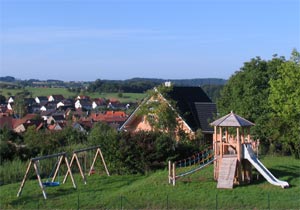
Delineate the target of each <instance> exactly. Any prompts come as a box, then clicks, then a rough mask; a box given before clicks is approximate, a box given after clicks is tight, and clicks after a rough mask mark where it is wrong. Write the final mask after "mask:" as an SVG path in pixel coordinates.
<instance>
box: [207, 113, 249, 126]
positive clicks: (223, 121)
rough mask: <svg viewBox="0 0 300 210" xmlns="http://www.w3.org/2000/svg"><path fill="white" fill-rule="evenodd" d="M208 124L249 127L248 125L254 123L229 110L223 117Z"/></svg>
mask: <svg viewBox="0 0 300 210" xmlns="http://www.w3.org/2000/svg"><path fill="white" fill-rule="evenodd" d="M210 125H212V126H220V127H249V126H253V125H254V123H252V122H250V121H248V120H246V119H244V118H242V117H241V116H239V115H237V114H234V113H233V112H231V113H229V114H228V115H225V116H224V117H221V118H220V119H217V120H215V121H214V122H212V123H211V124H210Z"/></svg>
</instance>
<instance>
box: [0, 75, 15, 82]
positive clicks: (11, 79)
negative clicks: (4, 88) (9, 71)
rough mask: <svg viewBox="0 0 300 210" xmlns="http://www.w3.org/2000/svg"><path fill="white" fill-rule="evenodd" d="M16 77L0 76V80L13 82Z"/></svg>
mask: <svg viewBox="0 0 300 210" xmlns="http://www.w3.org/2000/svg"><path fill="white" fill-rule="evenodd" d="M15 81H16V79H15V78H14V77H11V76H6V77H0V82H15Z"/></svg>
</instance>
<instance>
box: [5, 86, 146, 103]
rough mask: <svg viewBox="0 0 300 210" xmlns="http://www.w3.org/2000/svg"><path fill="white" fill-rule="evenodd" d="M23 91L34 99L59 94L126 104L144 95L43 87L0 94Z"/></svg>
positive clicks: (13, 93)
mask: <svg viewBox="0 0 300 210" xmlns="http://www.w3.org/2000/svg"><path fill="white" fill-rule="evenodd" d="M23 90H26V91H28V92H30V93H31V94H30V96H29V97H36V96H49V95H57V94H61V95H63V96H64V97H65V98H75V97H77V96H78V95H87V96H90V97H91V98H106V99H111V98H114V99H118V100H119V101H121V102H123V103H128V102H137V101H141V100H142V99H143V98H144V97H145V96H146V94H143V93H122V96H121V97H120V95H119V93H98V92H93V93H90V92H84V93H80V94H78V93H75V92H71V91H68V89H66V88H43V87H26V88H25V89H6V88H3V89H1V92H0V94H1V95H4V96H5V97H9V96H10V95H12V96H14V95H16V94H17V93H20V92H22V91H23Z"/></svg>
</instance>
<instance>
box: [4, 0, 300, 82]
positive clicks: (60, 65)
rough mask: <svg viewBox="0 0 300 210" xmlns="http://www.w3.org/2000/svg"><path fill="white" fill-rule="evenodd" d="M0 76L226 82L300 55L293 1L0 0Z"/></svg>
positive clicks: (298, 15)
mask: <svg viewBox="0 0 300 210" xmlns="http://www.w3.org/2000/svg"><path fill="white" fill-rule="evenodd" d="M0 21H1V28H0V74H1V76H7V75H10V76H14V77H16V78H19V79H30V78H35V79H61V80H65V81H74V80H75V81H94V80H96V79H129V78H133V77H147V78H162V79H190V78H208V77H210V78H211V77H214V78H224V79H228V78H229V77H230V76H231V75H232V74H233V73H234V72H235V71H237V70H239V69H240V67H242V66H243V63H244V62H246V61H249V60H250V59H251V58H254V57H256V56H260V57H261V58H263V59H271V58H272V55H273V54H278V55H280V56H285V57H286V58H289V56H290V53H291V51H292V49H293V48H297V50H298V51H299V50H300V49H299V48H300V47H299V46H300V1H299V0H0Z"/></svg>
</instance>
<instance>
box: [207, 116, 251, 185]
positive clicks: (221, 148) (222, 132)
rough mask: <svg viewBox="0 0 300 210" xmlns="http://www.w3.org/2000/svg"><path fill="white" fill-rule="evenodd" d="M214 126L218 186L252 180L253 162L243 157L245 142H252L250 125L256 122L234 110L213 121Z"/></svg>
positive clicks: (215, 167)
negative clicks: (235, 112)
mask: <svg viewBox="0 0 300 210" xmlns="http://www.w3.org/2000/svg"><path fill="white" fill-rule="evenodd" d="M211 125H212V126H214V135H213V148H214V157H215V159H216V160H215V161H214V179H215V180H217V181H218V185H217V187H218V188H233V184H236V185H239V184H241V183H244V182H246V183H249V182H251V181H252V166H251V163H250V162H249V161H248V160H247V159H244V158H243V144H249V143H251V140H250V127H251V126H253V125H254V124H253V123H252V122H250V121H248V120H246V119H244V118H242V117H240V116H238V115H236V114H234V113H233V112H231V113H229V114H228V115H226V116H224V117H221V118H220V119H218V120H216V121H214V122H212V123H211Z"/></svg>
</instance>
